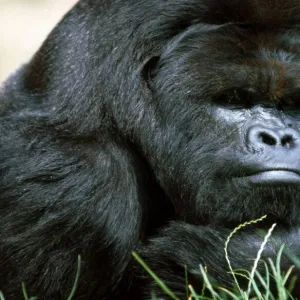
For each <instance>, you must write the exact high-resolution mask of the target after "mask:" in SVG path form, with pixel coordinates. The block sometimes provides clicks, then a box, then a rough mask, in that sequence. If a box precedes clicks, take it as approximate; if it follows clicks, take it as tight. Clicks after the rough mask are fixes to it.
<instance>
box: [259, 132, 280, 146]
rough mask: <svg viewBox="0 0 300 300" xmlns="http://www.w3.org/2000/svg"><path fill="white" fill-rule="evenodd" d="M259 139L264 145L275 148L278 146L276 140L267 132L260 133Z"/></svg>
mask: <svg viewBox="0 0 300 300" xmlns="http://www.w3.org/2000/svg"><path fill="white" fill-rule="evenodd" d="M259 139H260V141H261V142H262V143H263V144H266V145H269V146H275V145H276V144H277V142H276V138H275V137H273V136H272V135H270V134H269V133H267V132H261V133H259Z"/></svg>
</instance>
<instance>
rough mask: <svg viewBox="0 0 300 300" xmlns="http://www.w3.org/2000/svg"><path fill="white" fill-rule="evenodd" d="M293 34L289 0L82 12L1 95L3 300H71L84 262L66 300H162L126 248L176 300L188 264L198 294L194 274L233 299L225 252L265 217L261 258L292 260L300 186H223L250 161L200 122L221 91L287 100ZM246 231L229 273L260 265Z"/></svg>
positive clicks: (112, 0)
mask: <svg viewBox="0 0 300 300" xmlns="http://www.w3.org/2000/svg"><path fill="white" fill-rule="evenodd" d="M274 2H275V3H274ZM299 24H300V4H299V1H298V0H297V1H296V0H284V1H280V0H278V1H267V0H261V1H259V0H249V1H248V0H247V1H242V0H227V1H226V0H169V1H164V0H122V1H120V0H81V1H80V2H79V3H78V4H77V5H76V6H75V7H74V8H73V9H72V10H71V11H70V12H69V13H68V14H67V15H66V16H65V18H64V19H63V20H62V21H61V22H60V23H59V24H58V26H57V27H56V28H55V29H54V31H53V32H52V33H51V34H50V35H49V37H48V38H47V40H46V41H45V43H44V44H43V46H42V47H41V49H40V50H39V51H38V52H37V53H36V55H35V56H34V57H33V58H32V60H31V61H30V62H29V63H28V64H26V65H24V66H22V67H21V68H20V69H19V70H18V71H17V72H16V73H15V74H14V75H12V76H11V77H10V78H9V79H8V80H7V81H6V83H5V84H4V85H3V87H2V89H1V94H0V99H1V103H0V118H1V119H0V153H1V155H0V172H1V177H0V289H2V290H3V292H4V294H5V295H6V297H7V299H18V298H20V297H21V296H20V295H21V287H20V282H22V281H24V282H25V283H26V286H27V289H28V292H29V293H30V294H31V295H34V296H39V297H40V298H41V299H57V300H59V299H66V296H67V295H68V293H69V292H70V290H71V288H72V285H73V282H74V279H75V274H76V267H77V257H78V255H79V254H80V255H81V257H82V271H81V274H80V280H79V286H78V288H77V292H76V299H149V298H150V292H151V290H153V289H156V291H157V294H159V295H163V294H162V293H161V291H160V290H159V289H157V288H156V286H155V284H154V283H153V282H152V280H150V279H149V280H147V279H145V278H143V276H140V275H139V272H140V271H139V270H138V269H139V268H138V266H137V265H135V264H134V263H132V259H131V252H132V251H133V250H137V251H138V252H139V253H141V254H142V256H143V258H144V259H145V261H146V262H147V263H148V264H149V265H150V266H151V267H152V268H153V270H154V271H155V272H156V273H157V275H158V276H160V277H161V278H162V279H163V280H164V281H165V282H166V283H167V284H168V285H169V287H170V288H171V289H173V290H174V292H175V293H177V295H178V296H179V297H184V295H185V281H184V280H185V279H184V266H185V265H187V267H188V271H189V279H190V281H191V282H192V283H193V285H194V287H195V289H198V290H199V289H200V290H201V287H202V284H201V281H202V280H201V275H200V271H199V264H200V263H202V264H203V265H206V266H207V268H208V272H209V274H210V275H211V276H212V277H214V278H215V279H217V281H218V282H219V283H221V284H224V285H225V286H230V285H231V284H232V278H231V276H229V275H228V274H227V273H226V271H227V270H228V266H227V264H226V262H225V258H224V253H223V252H224V250H223V248H224V243H225V239H226V237H227V236H228V234H229V233H230V231H231V230H232V228H233V227H234V226H235V225H237V224H239V223H240V222H243V221H246V220H251V219H255V218H258V217H260V216H262V215H264V214H269V215H271V216H272V217H273V218H274V219H275V220H276V221H278V222H279V223H281V224H282V227H281V228H280V229H279V230H278V231H277V233H276V232H275V233H274V243H273V244H272V245H269V246H268V247H267V249H266V250H265V252H264V253H265V257H268V256H272V257H275V252H276V249H278V247H279V246H280V245H281V244H282V243H283V242H284V243H286V244H288V245H289V246H290V248H291V249H292V250H293V251H294V252H295V253H296V254H300V245H299V243H298V242H297V241H298V240H299V236H298V235H299V234H298V228H299V225H300V222H299V220H298V219H299V217H298V216H299V213H300V202H299V199H298V195H299V191H300V189H299V185H292V186H287V187H286V186H281V185H280V186H264V187H257V188H253V187H252V188H249V187H248V186H243V185H241V186H240V185H239V186H235V185H232V184H229V183H228V178H231V177H230V176H232V174H237V173H241V172H244V171H241V170H242V167H241V161H243V159H240V160H239V161H238V162H237V158H239V155H241V153H243V155H245V157H247V159H248V157H249V156H250V154H251V155H252V154H253V158H251V159H253V161H260V160H259V159H261V157H258V156H255V155H258V154H257V153H256V152H257V151H252V150H249V149H248V148H247V149H248V150H246V147H243V146H241V145H242V142H240V138H239V137H237V136H239V135H238V134H237V132H238V129H237V128H238V126H236V124H235V125H232V124H230V122H227V121H226V122H227V123H226V122H225V121H220V119H218V118H215V117H214V116H215V114H210V113H208V111H209V110H210V109H213V110H214V111H216V113H217V115H218V110H216V108H213V107H214V103H217V102H218V101H216V102H214V100H213V99H214V95H215V94H217V93H219V92H220V91H223V90H226V91H227V89H229V88H231V87H234V88H238V87H243V86H245V85H247V86H251V87H252V86H254V87H255V88H256V89H257V90H259V91H260V92H262V93H263V94H265V95H270V98H272V97H273V98H275V96H276V95H277V94H276V91H277V92H278V91H279V86H280V80H281V79H282V77H284V79H285V82H286V84H284V88H283V89H284V91H286V93H293V92H294V91H295V90H297V82H296V78H297V77H298V78H299V73H300V60H299V55H300V43H299V42H298V41H299V38H300V31H299V29H298V27H297V26H298V25H299ZM264 47H265V48H264ZM278 49H279V50H281V51H282V52H281V53H279V52H280V51H277V50H278ZM259 51H261V52H259ZM258 52H259V54H257V53H258ZM270 53H271V54H270ZM282 53H285V54H284V55H285V56H284V57H283V56H282V55H283V54H282ZM256 54H257V55H256ZM268 55H269V56H268ZM272 55H273V56H272ZM271 58H272V60H273V61H275V63H274V64H272V62H270V61H271ZM247 59H249V61H247ZM265 61H267V63H266V68H265V69H264V70H262V71H261V73H260V77H259V78H257V77H255V76H254V75H253V74H254V73H255V72H256V70H257V68H264V65H263V64H264V63H265ZM276 63H278V64H282V65H284V68H285V75H284V76H283V75H282V73H280V70H281V69H280V67H277V65H276ZM268 64H269V65H268ZM264 78H266V80H264ZM278 93H279V92H278ZM280 93H281V94H280V95H282V94H283V93H285V92H282V91H281V90H280ZM220 107H221V108H222V105H220ZM261 115H263V114H261ZM299 115H300V112H299V111H298V114H296V117H295V118H294V119H295V123H297V124H298V123H299V120H298V119H299ZM229 118H230V115H229ZM297 118H298V119H297ZM250 119H251V118H250ZM237 123H238V122H237ZM262 123H264V122H262ZM228 149H229V150H228ZM241 149H242V150H241ZM251 151H252V152H251ZM237 152H238V153H239V154H238V155H237V154H236V153H237ZM299 154H300V152H299ZM299 157H300V155H299ZM295 163H296V164H297V162H295ZM270 223H271V222H269V223H268V224H266V226H265V227H264V228H268V227H269V224H270ZM251 230H252V229H251ZM251 230H248V232H246V233H245V234H240V235H237V237H236V238H235V240H234V241H233V243H232V246H231V247H230V251H231V252H230V255H231V257H232V260H233V261H232V264H233V266H234V267H235V268H238V267H239V268H240V267H245V268H249V267H250V266H251V265H252V261H251V260H249V258H250V259H253V258H255V257H256V253H257V251H258V249H259V247H260V242H261V241H262V238H261V237H259V236H258V235H256V234H255V232H253V231H251ZM274 245H275V246H274ZM286 265H287V266H289V263H288V262H286ZM182 299H183V298H182Z"/></svg>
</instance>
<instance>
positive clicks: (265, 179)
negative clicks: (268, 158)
mask: <svg viewBox="0 0 300 300" xmlns="http://www.w3.org/2000/svg"><path fill="white" fill-rule="evenodd" d="M243 179H246V180H247V182H249V183H251V184H255V185H257V184H259V185H265V184H266V185H270V184H277V185H278V184H300V174H299V173H298V172H297V171H295V170H291V169H273V170H265V171H261V172H259V173H255V174H253V175H249V176H245V177H243Z"/></svg>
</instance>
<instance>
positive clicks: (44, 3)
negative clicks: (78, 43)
mask: <svg viewBox="0 0 300 300" xmlns="http://www.w3.org/2000/svg"><path fill="white" fill-rule="evenodd" d="M75 2H77V0H0V82H1V81H3V80H4V79H5V78H6V77H7V76H8V75H9V74H10V73H11V72H13V71H14V70H15V69H16V68H17V67H18V66H19V65H20V64H22V63H24V62H26V61H28V59H29V58H30V57H31V56H32V54H33V53H34V52H35V51H36V50H37V49H38V47H39V46H40V44H41V43H42V42H43V40H44V39H45V37H46V36H47V34H48V33H49V31H50V30H51V29H52V28H53V26H54V25H55V24H56V23H57V22H58V21H59V19H60V18H61V17H62V16H63V15H64V13H65V12H67V10H68V9H69V8H70V7H71V6H72V5H74V4H75Z"/></svg>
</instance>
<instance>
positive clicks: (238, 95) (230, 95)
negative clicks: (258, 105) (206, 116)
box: [213, 89, 257, 109]
mask: <svg viewBox="0 0 300 300" xmlns="http://www.w3.org/2000/svg"><path fill="white" fill-rule="evenodd" d="M255 100H256V94H255V93H254V92H253V91H252V90H251V89H230V90H227V91H225V92H222V93H221V94H219V95H217V96H216V97H215V98H213V103H215V104H217V105H219V106H224V107H228V108H231V109H234V108H239V109H241V108H250V107H252V106H253V105H255V102H257V101H255Z"/></svg>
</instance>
